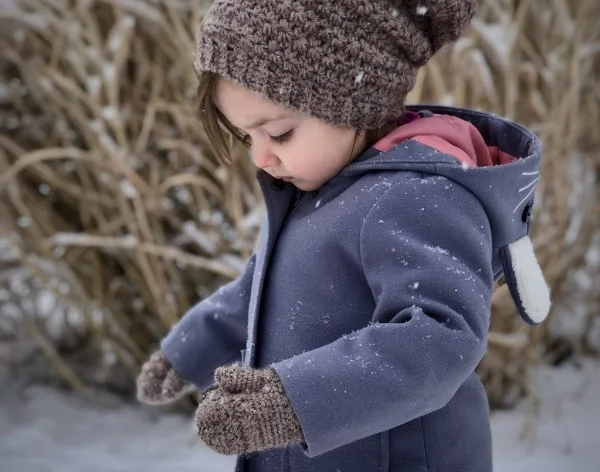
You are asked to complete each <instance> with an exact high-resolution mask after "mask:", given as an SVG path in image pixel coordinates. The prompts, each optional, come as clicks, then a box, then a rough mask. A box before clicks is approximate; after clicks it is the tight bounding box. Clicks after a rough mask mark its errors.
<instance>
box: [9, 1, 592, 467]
mask: <svg viewBox="0 0 600 472" xmlns="http://www.w3.org/2000/svg"><path fill="white" fill-rule="evenodd" d="M210 3H211V2H210V1H202V0H139V1H138V0H0V366H1V368H2V372H3V375H4V376H3V377H2V379H3V380H0V381H3V382H4V385H5V387H6V388H4V387H3V389H4V390H5V391H6V390H7V389H8V386H9V385H10V387H11V389H12V390H13V391H17V392H23V391H25V390H26V389H27V388H28V387H29V386H30V385H33V384H36V385H37V384H39V383H44V384H50V385H53V386H54V387H60V388H62V389H63V390H65V389H66V390H69V391H71V392H75V395H76V396H75V397H73V398H78V399H83V400H85V401H86V402H88V403H89V402H91V403H106V399H107V398H108V397H107V395H110V398H119V399H120V400H119V401H129V402H132V401H133V400H134V397H133V391H134V379H135V376H136V374H137V370H138V368H139V366H140V364H141V363H142V362H143V361H144V359H145V358H146V356H147V355H148V354H149V353H150V352H151V351H153V350H154V349H155V348H156V346H157V344H158V342H159V340H160V339H161V338H162V337H163V336H164V335H165V333H166V332H167V331H168V330H169V328H170V327H171V326H172V325H173V324H174V323H175V322H176V321H177V320H178V319H179V317H180V316H181V315H182V314H183V313H185V311H186V310H187V309H188V308H189V307H190V306H191V305H193V304H194V303H196V302H197V301H198V300H199V299H201V298H203V297H205V296H207V295H208V294H210V293H211V292H212V291H213V290H214V289H216V288H217V287H218V286H220V285H222V284H223V283H225V282H227V281H228V280H230V279H232V278H233V277H235V276H236V275H237V274H238V272H239V270H240V269H241V267H242V265H243V263H244V261H245V259H246V258H247V257H248V256H249V255H250V253H251V252H252V250H253V248H254V245H255V243H256V236H257V231H258V225H259V221H260V217H261V215H262V212H263V211H264V207H263V203H262V201H261V196H260V192H259V189H258V187H257V184H256V182H255V177H254V169H253V167H252V163H251V161H250V160H249V159H247V156H246V155H245V150H243V149H241V148H240V149H236V150H235V153H234V163H233V165H232V166H231V167H223V166H221V165H219V164H218V161H217V159H216V156H215V155H214V154H213V153H212V152H211V150H210V148H209V146H208V144H207V140H206V136H205V134H204V132H203V130H202V128H201V125H200V122H199V119H198V117H197V114H196V107H195V92H196V85H197V84H196V77H195V74H194V72H193V69H192V60H191V56H192V52H193V50H194V44H195V36H196V34H197V29H198V26H199V24H200V22H201V20H202V17H203V14H204V13H205V12H206V10H207V8H208V7H209V6H210ZM479 5H480V7H479V11H478V14H477V17H476V18H475V20H474V21H473V24H472V27H471V28H470V30H469V32H468V34H467V35H465V36H464V37H463V38H462V39H460V40H459V41H458V42H456V43H455V44H452V45H450V46H448V47H446V48H445V49H443V50H442V51H441V53H440V54H439V55H438V56H436V58H434V59H433V60H432V61H431V62H430V63H429V64H428V65H427V66H426V67H425V68H423V69H422V70H421V71H420V73H419V76H418V80H417V84H416V87H415V88H414V90H413V92H412V93H411V95H410V97H409V103H442V104H448V105H456V106H467V107H471V108H475V109H481V110H485V111H489V112H493V113H496V114H498V115H501V116H503V117H506V118H509V119H512V120H516V121H519V122H521V123H523V124H525V125H526V126H528V127H530V128H532V129H533V130H534V131H535V132H536V133H537V134H538V135H539V136H540V137H541V139H542V142H543V144H544V150H545V152H544V159H543V168H542V181H541V183H540V185H539V187H538V192H537V197H536V206H535V208H534V215H533V230H532V240H533V242H534V246H535V248H536V252H537V255H538V258H539V261H540V264H541V266H542V268H543V270H544V273H545V276H546V278H547V281H548V283H549V284H550V286H551V289H552V298H553V310H552V313H551V316H550V319H549V320H548V321H547V322H546V323H544V324H543V325H542V326H539V327H537V328H531V327H528V326H527V325H525V323H523V322H522V321H520V317H519V316H518V315H517V312H516V310H515V307H514V305H513V303H512V301H511V299H510V296H509V294H508V291H507V287H506V286H505V285H501V284H499V285H498V287H496V290H495V293H494V299H493V315H492V327H491V332H490V339H489V349H488V352H487V354H486V356H485V358H484V360H483V362H482V363H481V365H480V366H479V368H478V370H479V373H480V375H481V376H482V378H483V380H484V383H485V386H486V389H487V391H488V394H489V398H490V404H491V406H492V407H493V408H494V410H495V411H499V410H506V409H514V408H516V407H518V405H519V404H520V402H522V401H523V400H524V399H528V400H529V404H530V405H533V410H532V411H533V415H534V416H536V414H537V417H539V412H540V411H541V410H540V401H539V400H540V398H541V396H540V384H539V383H536V381H535V380H534V379H535V375H533V374H532V372H533V371H535V372H539V369H547V370H545V372H549V371H551V370H552V369H554V368H556V367H559V366H561V365H570V366H571V367H572V368H574V369H575V370H577V369H581V370H585V368H584V367H582V366H584V365H586V364H585V363H586V362H588V360H590V359H592V360H593V359H598V357H600V356H599V353H600V184H599V183H598V178H597V172H598V170H599V169H600V130H599V124H600V28H598V21H599V20H600V2H598V1H597V0H552V1H548V0H482V1H480V2H479ZM535 369H538V370H535ZM599 372H600V371H599ZM69 398H71V397H69ZM0 401H2V397H0ZM73 401H75V400H73ZM77 401H79V400H77ZM109 403H110V402H109ZM182 403H183V404H182V405H179V406H178V407H177V408H181V409H184V410H188V409H190V408H192V407H193V401H192V400H189V401H188V402H187V403H186V402H182ZM0 406H2V405H0ZM536 412H537V413H536ZM0 451H1V449H0ZM215 460H216V459H215ZM15 470H17V469H15ZM22 470H25V469H22ZM27 470H29V469H27ZM31 470H38V469H31ZM39 470H51V469H39ZM73 470H78V469H73ZM99 470H102V469H99ZM104 470H108V469H104ZM110 470H113V469H110ZM114 470H116V469H114ZM119 470H120V469H119ZM123 470H128V469H123ZM181 470H184V469H181ZM196 470H197V469H196ZM206 470H217V469H216V468H215V469H206ZM219 470H221V469H219Z"/></svg>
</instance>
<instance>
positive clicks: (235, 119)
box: [214, 78, 296, 128]
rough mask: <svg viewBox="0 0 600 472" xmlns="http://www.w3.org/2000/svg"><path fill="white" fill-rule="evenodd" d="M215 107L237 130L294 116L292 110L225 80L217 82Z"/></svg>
mask: <svg viewBox="0 0 600 472" xmlns="http://www.w3.org/2000/svg"><path fill="white" fill-rule="evenodd" d="M214 101H215V105H216V106H217V107H218V108H219V110H220V111H221V113H223V115H225V117H226V118H227V119H228V120H229V121H230V122H231V124H233V125H234V126H236V127H238V128H248V127H250V125H252V124H254V123H256V122H257V121H272V120H273V119H283V118H286V117H292V116H295V115H296V113H295V112H294V110H291V109H289V108H286V107H284V106H283V105H279V104H277V103H274V102H271V101H269V100H266V99H265V98H263V97H262V96H261V95H260V94H258V93H256V92H253V91H251V90H248V89H245V88H243V87H240V86H239V85H237V84H235V83H233V82H231V81H230V80H226V79H222V78H221V79H219V80H218V81H217V85H216V89H215V96H214Z"/></svg>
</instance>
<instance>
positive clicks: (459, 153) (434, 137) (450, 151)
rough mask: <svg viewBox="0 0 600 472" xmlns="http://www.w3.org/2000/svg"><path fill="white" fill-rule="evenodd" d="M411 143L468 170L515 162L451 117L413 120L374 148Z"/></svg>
mask: <svg viewBox="0 0 600 472" xmlns="http://www.w3.org/2000/svg"><path fill="white" fill-rule="evenodd" d="M408 139H412V140H414V141H417V142H419V143H421V144H424V145H425V146H428V147H430V148H432V149H435V150H436V151H439V152H441V153H444V154H447V155H450V156H453V157H455V158H456V159H457V160H458V161H459V162H460V163H461V164H462V165H464V166H467V167H487V166H493V165H502V164H508V163H511V162H513V161H514V160H516V158H515V157H513V156H511V155H509V154H506V153H505V152H503V151H500V149H499V148H498V147H497V146H488V145H487V144H486V143H485V141H484V139H483V136H482V135H481V133H480V132H479V131H478V130H477V128H475V126H473V125H472V124H471V123H469V122H468V121H465V120H462V119H460V118H456V117H454V116H449V115H434V116H432V117H427V118H420V117H419V118H418V119H414V120H412V121H410V122H409V123H406V124H403V125H401V126H400V127H398V128H396V129H395V130H394V131H392V132H391V133H390V134H388V135H387V136H386V137H384V138H382V139H381V140H379V141H378V142H377V143H375V144H374V145H373V147H374V148H375V149H377V150H378V151H381V152H386V151H389V150H390V149H391V148H393V147H394V146H397V145H398V144H400V143H402V142H403V141H406V140H408Z"/></svg>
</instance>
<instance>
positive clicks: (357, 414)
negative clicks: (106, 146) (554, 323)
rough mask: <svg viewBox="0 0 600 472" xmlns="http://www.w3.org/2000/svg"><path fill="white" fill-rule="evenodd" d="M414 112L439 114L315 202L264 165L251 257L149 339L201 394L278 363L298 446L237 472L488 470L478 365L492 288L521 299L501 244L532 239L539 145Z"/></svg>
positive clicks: (419, 122)
mask: <svg viewBox="0 0 600 472" xmlns="http://www.w3.org/2000/svg"><path fill="white" fill-rule="evenodd" d="M409 108H410V107H409ZM421 108H426V109H427V110H431V111H433V112H434V113H435V114H436V116H433V117H429V116H428V114H427V113H425V114H424V117H420V118H417V117H416V116H415V115H414V113H413V112H409V113H408V114H407V115H406V116H409V118H410V120H412V121H410V120H408V121H410V123H407V124H405V125H404V126H401V127H400V128H398V130H397V132H395V134H394V133H393V134H392V135H390V136H389V137H388V138H386V139H384V140H382V142H380V143H378V144H377V145H375V146H374V147H371V148H369V149H367V150H366V151H365V152H364V153H363V154H362V155H360V156H359V157H358V158H357V159H356V160H355V161H353V162H352V163H351V164H350V165H348V166H347V167H345V168H344V169H342V171H341V172H340V173H339V174H338V175H336V176H335V177H334V178H332V179H331V180H330V181H328V182H327V183H326V184H325V185H323V187H322V188H320V189H319V190H318V191H316V192H312V193H311V192H301V191H299V190H297V189H296V188H295V187H293V186H292V185H291V184H289V183H284V182H282V181H276V180H274V179H273V178H272V177H270V176H269V175H267V174H266V173H264V172H262V171H259V172H258V180H259V182H260V185H261V188H262V191H263V195H264V199H265V202H266V207H267V212H266V215H265V220H264V222H263V224H262V227H261V233H260V237H259V238H260V241H259V246H258V249H257V252H256V253H255V254H254V255H253V256H252V257H251V258H250V260H249V261H248V263H247V265H246V268H245V270H244V271H243V273H242V274H241V275H240V276H239V278H237V279H236V280H234V281H232V282H231V283H229V284H227V285H225V286H223V287H222V288H221V289H219V290H218V291H217V292H215V293H214V294H213V295H212V296H210V297H209V298H207V299H205V300H203V301H201V302H200V303H198V304H197V305H196V306H194V307H193V308H192V309H191V310H190V311H189V312H188V313H187V314H186V315H185V316H184V317H183V318H182V319H181V320H180V322H179V323H178V324H177V325H176V326H175V327H174V328H173V329H172V330H171V332H170V333H169V334H168V336H167V337H166V338H165V339H164V340H163V341H162V345H161V347H162V349H163V351H164V353H165V355H166V356H167V358H168V359H169V360H170V361H171V363H172V364H173V366H174V367H175V369H176V370H177V371H178V372H179V373H180V374H181V375H182V376H183V377H185V378H186V379H188V380H189V381H191V382H193V383H194V384H195V385H196V386H197V387H198V388H199V389H200V390H204V389H206V388H208V387H209V386H210V385H211V383H212V381H213V374H214V370H215V369H216V368H217V367H218V366H221V365H227V364H231V363H234V362H240V361H241V362H243V363H244V364H245V365H247V366H250V367H254V368H262V367H266V366H270V367H272V368H274V369H275V370H276V371H277V373H278V375H279V377H280V379H281V381H282V383H283V385H284V388H285V391H286V393H287V395H288V396H289V398H290V401H291V404H292V407H293V408H294V411H295V412H296V415H297V417H298V419H299V421H300V424H301V427H302V431H303V433H304V437H305V441H306V442H305V443H302V444H296V445H293V446H290V447H281V448H276V449H271V450H268V451H264V452H260V453H253V454H250V455H248V456H246V457H242V456H240V457H238V460H237V467H236V471H237V472H242V471H244V472H417V471H431V472H448V471H452V472H455V471H460V472H489V471H491V470H492V452H491V435H490V422H489V409H488V401H487V397H486V394H485V391H484V388H483V386H482V383H481V381H480V380H479V378H478V376H477V375H476V374H475V372H474V371H475V368H476V366H477V365H478V363H479V362H480V360H481V359H482V357H483V355H484V352H485V350H486V343H487V332H488V326H489V320H490V305H491V296H492V290H493V287H494V283H495V281H497V280H498V279H499V278H500V277H501V276H502V275H503V274H504V275H505V277H506V280H507V282H508V283H509V286H510V287H511V293H513V295H515V294H516V293H517V292H516V289H515V287H516V286H515V277H514V273H513V272H512V270H511V264H510V257H508V255H507V253H506V248H507V246H508V245H509V244H510V243H512V242H515V241H517V240H519V239H521V238H523V237H524V236H526V235H527V234H528V232H529V226H530V214H531V207H532V205H533V196H534V189H535V185H536V182H537V177H538V174H539V166H540V158H541V145H540V142H539V140H538V139H537V138H536V137H535V136H534V135H533V134H532V133H531V132H529V131H528V130H527V129H525V128H523V127H522V126H520V125H518V124H515V123H513V122H510V121H507V120H504V119H501V118H498V117H495V116H492V115H489V114H484V113H479V112H475V111H469V110H461V109H455V108H445V107H419V108H414V109H413V110H416V109H421ZM438 114H439V115H446V117H445V118H440V116H437V115H438ZM440 120H442V121H440ZM462 120H466V121H462ZM468 122H470V123H471V124H472V125H473V126H467V125H468ZM513 289H514V290H513ZM515 303H516V304H517V307H518V308H519V312H520V313H521V315H522V316H523V318H524V319H525V320H526V321H529V322H533V321H532V319H531V317H530V316H528V313H527V311H526V309H525V308H524V306H523V304H522V303H521V301H520V300H519V298H518V297H517V296H515Z"/></svg>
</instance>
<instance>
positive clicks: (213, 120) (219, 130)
mask: <svg viewBox="0 0 600 472" xmlns="http://www.w3.org/2000/svg"><path fill="white" fill-rule="evenodd" d="M219 78H220V75H219V74H216V73H214V72H210V71H202V72H200V73H199V74H198V93H197V100H198V113H199V114H200V121H201V123H202V125H203V126H204V131H205V132H206V136H207V137H208V140H209V143H210V145H211V146H212V148H213V151H214V152H215V154H216V155H217V158H218V159H219V160H220V161H221V162H222V163H223V164H231V148H232V146H233V140H232V138H233V139H235V140H237V141H239V142H240V143H242V144H243V145H244V146H246V147H250V143H249V142H248V141H247V140H246V139H245V138H244V136H242V135H241V134H240V133H239V132H238V130H237V129H236V128H235V127H234V126H233V125H232V124H231V123H230V122H229V120H228V119H227V118H225V116H224V115H223V114H222V113H221V112H220V111H219V109H218V108H217V106H216V105H215V101H214V93H215V89H216V85H217V81H218V80H219ZM397 126H398V123H397V122H396V121H394V122H390V123H388V124H386V125H384V126H382V127H381V128H377V129H371V130H366V133H367V139H366V145H365V149H366V148H368V147H369V146H372V145H373V144H375V143H376V142H377V141H379V140H380V139H381V138H383V137H384V136H387V135H388V134H389V133H390V132H391V131H392V130H393V129H395V128H396V127H397ZM357 135H358V133H357ZM355 144H356V137H355ZM362 151H363V150H361V152H362Z"/></svg>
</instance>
